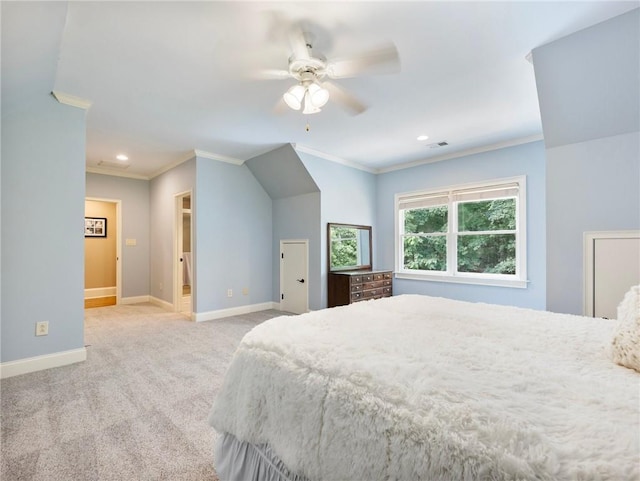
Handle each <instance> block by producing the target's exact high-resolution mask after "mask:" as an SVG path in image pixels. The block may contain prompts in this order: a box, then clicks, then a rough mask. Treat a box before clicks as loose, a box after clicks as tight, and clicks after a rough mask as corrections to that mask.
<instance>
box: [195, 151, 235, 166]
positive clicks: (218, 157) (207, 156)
mask: <svg viewBox="0 0 640 481" xmlns="http://www.w3.org/2000/svg"><path fill="white" fill-rule="evenodd" d="M193 153H194V155H196V156H197V157H202V158H204V159H211V160H219V161H220V162H226V163H228V164H234V165H242V164H244V160H240V159H236V158H235V157H227V156H226V155H221V154H214V153H212V152H207V151H205V150H198V149H194V150H193Z"/></svg>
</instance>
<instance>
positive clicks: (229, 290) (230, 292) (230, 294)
mask: <svg viewBox="0 0 640 481" xmlns="http://www.w3.org/2000/svg"><path fill="white" fill-rule="evenodd" d="M227 297H233V289H227Z"/></svg>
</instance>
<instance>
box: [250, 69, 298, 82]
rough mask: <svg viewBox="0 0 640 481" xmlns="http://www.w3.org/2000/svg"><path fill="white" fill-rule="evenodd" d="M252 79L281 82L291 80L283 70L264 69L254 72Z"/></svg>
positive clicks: (288, 74)
mask: <svg viewBox="0 0 640 481" xmlns="http://www.w3.org/2000/svg"><path fill="white" fill-rule="evenodd" d="M252 77H253V78H254V79H258V80H282V79H288V78H291V74H290V73H289V71H288V70H284V69H276V68H265V69H262V70H258V71H257V72H254V73H253V75H252Z"/></svg>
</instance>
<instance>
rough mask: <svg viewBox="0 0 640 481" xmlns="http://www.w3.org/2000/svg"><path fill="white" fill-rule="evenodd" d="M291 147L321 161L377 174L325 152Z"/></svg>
mask: <svg viewBox="0 0 640 481" xmlns="http://www.w3.org/2000/svg"><path fill="white" fill-rule="evenodd" d="M291 146H292V147H293V148H294V150H296V151H297V152H304V153H305V154H310V155H314V156H316V157H320V158H321V159H325V160H329V161H331V162H336V163H337V164H342V165H346V166H347V167H352V168H354V169H358V170H364V171H365V172H369V173H370V174H377V173H378V169H372V168H371V167H366V166H364V165H362V164H359V163H357V162H353V161H351V160H346V159H342V158H340V157H336V156H335V155H331V154H327V153H325V152H320V151H319V150H315V149H312V148H310V147H307V146H306V145H302V144H291Z"/></svg>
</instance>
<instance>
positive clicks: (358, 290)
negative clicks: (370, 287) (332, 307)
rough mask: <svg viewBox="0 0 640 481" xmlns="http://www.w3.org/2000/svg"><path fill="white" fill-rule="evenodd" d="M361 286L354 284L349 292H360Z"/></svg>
mask: <svg viewBox="0 0 640 481" xmlns="http://www.w3.org/2000/svg"><path fill="white" fill-rule="evenodd" d="M362 287H363V284H355V285H353V286H351V292H360V291H361V290H362Z"/></svg>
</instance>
